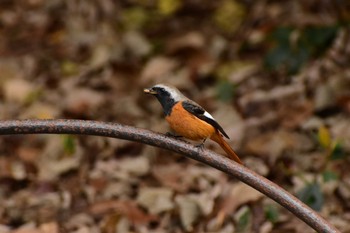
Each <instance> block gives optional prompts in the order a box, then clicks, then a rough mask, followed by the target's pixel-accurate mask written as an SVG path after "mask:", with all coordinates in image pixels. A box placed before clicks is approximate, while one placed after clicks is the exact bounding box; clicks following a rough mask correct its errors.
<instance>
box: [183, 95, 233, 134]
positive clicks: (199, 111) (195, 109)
mask: <svg viewBox="0 0 350 233" xmlns="http://www.w3.org/2000/svg"><path fill="white" fill-rule="evenodd" d="M182 107H184V109H186V111H188V112H189V113H192V114H193V115H195V116H196V117H198V118H199V119H201V120H203V121H205V122H207V123H208V124H210V125H212V126H213V127H214V128H215V129H217V130H219V131H220V132H221V133H222V135H224V136H225V137H226V138H228V139H229V136H228V135H227V134H226V132H225V131H224V129H223V128H222V127H221V126H220V125H219V123H217V122H216V121H215V120H214V119H212V118H209V117H206V116H205V115H204V113H205V110H204V108H202V107H201V106H199V105H198V104H197V103H195V102H193V101H190V100H185V101H183V102H182Z"/></svg>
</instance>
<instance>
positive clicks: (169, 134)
mask: <svg viewBox="0 0 350 233" xmlns="http://www.w3.org/2000/svg"><path fill="white" fill-rule="evenodd" d="M165 135H166V136H168V137H172V138H177V139H179V138H182V136H180V135H176V134H174V133H171V132H166V133H165Z"/></svg>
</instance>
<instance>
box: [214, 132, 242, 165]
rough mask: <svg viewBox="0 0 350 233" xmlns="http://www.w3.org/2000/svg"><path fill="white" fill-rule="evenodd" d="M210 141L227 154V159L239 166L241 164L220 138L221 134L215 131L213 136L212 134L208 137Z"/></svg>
mask: <svg viewBox="0 0 350 233" xmlns="http://www.w3.org/2000/svg"><path fill="white" fill-rule="evenodd" d="M210 139H211V140H213V141H215V142H216V143H218V144H219V145H220V146H221V148H222V149H224V151H225V152H226V153H227V155H228V157H229V158H230V159H232V160H234V161H236V162H237V163H239V164H243V163H242V161H241V160H240V159H239V157H238V155H237V154H236V153H235V152H234V151H233V149H232V148H231V147H230V145H229V144H228V143H227V142H226V141H225V139H224V138H223V137H222V136H221V134H220V133H219V132H218V131H216V132H215V134H213V135H212V136H211V137H210Z"/></svg>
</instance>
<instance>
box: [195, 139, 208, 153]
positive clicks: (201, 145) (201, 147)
mask: <svg viewBox="0 0 350 233" xmlns="http://www.w3.org/2000/svg"><path fill="white" fill-rule="evenodd" d="M206 140H207V139H204V140H203V141H202V142H201V143H199V144H197V145H195V147H197V148H198V149H199V150H201V151H202V150H204V143H205V141H206Z"/></svg>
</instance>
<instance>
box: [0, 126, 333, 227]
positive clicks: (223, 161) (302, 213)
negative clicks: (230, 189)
mask: <svg viewBox="0 0 350 233" xmlns="http://www.w3.org/2000/svg"><path fill="white" fill-rule="evenodd" d="M7 134H83V135H96V136H105V137H112V138H120V139H125V140H131V141H136V142H140V143H145V144H149V145H152V146H157V147H160V148H164V149H168V150H171V151H174V152H177V153H180V154H183V155H185V156H186V157H189V158H191V159H194V160H197V161H199V162H202V163H205V164H207V165H209V166H211V167H214V168H217V169H219V170H221V171H223V172H225V173H227V174H229V175H231V176H233V177H235V178H237V179H239V180H241V181H242V182H244V183H246V184H248V185H249V186H251V187H253V188H254V189H256V190H258V191H260V192H262V193H263V194H265V195H266V196H268V197H270V198H271V199H273V200H275V201H276V202H277V203H279V204H280V205H282V206H283V207H285V208H286V209H288V210H289V211H290V212H292V213H293V214H294V215H296V216H297V217H298V218H299V219H301V220H303V221H304V222H305V223H306V224H308V225H309V226H310V227H312V228H313V229H314V230H316V231H317V232H332V233H334V232H339V231H338V230H337V229H336V228H334V227H333V226H332V225H330V224H329V223H328V222H327V221H326V220H325V219H323V218H322V217H321V216H320V215H318V214H317V213H316V212H315V211H313V210H312V209H311V208H309V207H308V206H306V205H305V204H304V203H302V202H301V201H299V200H298V199H297V198H295V197H294V196H292V195H291V194H289V193H288V192H287V191H285V190H284V189H282V188H281V187H279V186H278V185H276V184H274V183H272V182H271V181H269V180H267V179H266V178H264V177H262V176H260V175H258V174H256V173H255V172H253V171H251V170H250V169H248V168H246V167H244V166H241V165H239V164H237V163H235V162H233V161H232V160H229V159H228V158H226V157H224V156H221V155H218V154H216V153H214V152H212V151H210V150H206V149H204V150H198V148H196V147H195V146H193V145H191V144H189V143H186V142H183V141H179V140H176V139H174V138H171V137H167V136H165V135H163V134H159V133H154V132H151V131H149V130H145V129H139V128H135V127H131V126H125V125H121V124H116V123H104V122H97V121H83V120H9V121H0V135H7Z"/></svg>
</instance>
